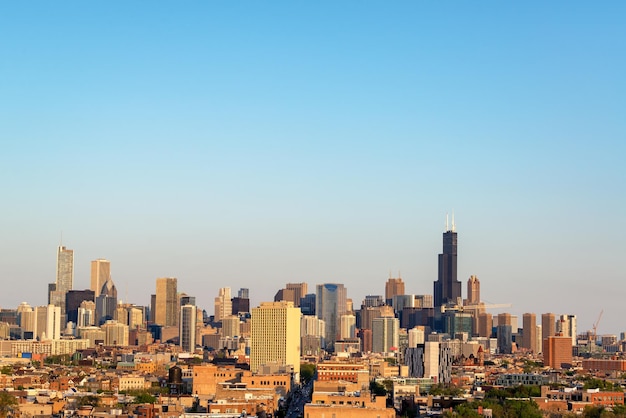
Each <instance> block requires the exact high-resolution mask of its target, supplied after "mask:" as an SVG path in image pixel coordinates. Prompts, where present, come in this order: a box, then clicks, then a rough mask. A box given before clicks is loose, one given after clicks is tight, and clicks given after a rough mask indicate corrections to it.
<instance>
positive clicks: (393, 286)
mask: <svg viewBox="0 0 626 418" xmlns="http://www.w3.org/2000/svg"><path fill="white" fill-rule="evenodd" d="M404 293H405V292H404V282H403V281H402V278H401V277H398V278H392V277H389V279H388V280H387V283H385V301H386V303H387V304H388V305H391V301H392V299H393V297H394V296H398V295H404Z"/></svg>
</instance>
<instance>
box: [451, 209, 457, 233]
mask: <svg viewBox="0 0 626 418" xmlns="http://www.w3.org/2000/svg"><path fill="white" fill-rule="evenodd" d="M452 232H456V224H455V223H454V211H452Z"/></svg>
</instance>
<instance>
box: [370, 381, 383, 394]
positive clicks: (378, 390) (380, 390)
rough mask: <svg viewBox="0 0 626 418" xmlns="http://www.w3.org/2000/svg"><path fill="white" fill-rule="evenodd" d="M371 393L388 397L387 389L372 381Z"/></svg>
mask: <svg viewBox="0 0 626 418" xmlns="http://www.w3.org/2000/svg"><path fill="white" fill-rule="evenodd" d="M370 392H372V393H373V394H374V395H376V396H386V395H387V389H385V387H384V386H383V385H381V384H380V383H378V382H377V381H375V380H372V381H371V382H370Z"/></svg>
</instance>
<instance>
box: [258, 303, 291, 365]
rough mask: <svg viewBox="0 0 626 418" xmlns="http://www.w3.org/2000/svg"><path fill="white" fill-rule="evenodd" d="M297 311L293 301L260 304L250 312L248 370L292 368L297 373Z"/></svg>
mask: <svg viewBox="0 0 626 418" xmlns="http://www.w3.org/2000/svg"><path fill="white" fill-rule="evenodd" d="M300 316H301V313H300V309H298V308H296V307H294V306H293V303H292V302H285V301H282V302H263V303H261V305H260V306H259V307H256V308H253V309H252V313H251V318H250V322H251V347H250V370H252V372H257V371H258V370H259V368H260V367H261V366H263V365H269V364H276V365H278V366H292V367H293V371H294V373H295V374H296V376H298V375H299V373H300V339H299V338H294V337H295V336H297V335H300Z"/></svg>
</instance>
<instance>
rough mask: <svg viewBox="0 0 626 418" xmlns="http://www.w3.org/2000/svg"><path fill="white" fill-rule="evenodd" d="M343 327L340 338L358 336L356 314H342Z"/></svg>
mask: <svg viewBox="0 0 626 418" xmlns="http://www.w3.org/2000/svg"><path fill="white" fill-rule="evenodd" d="M340 322H341V327H340V332H339V339H341V340H348V339H353V338H355V337H356V316H354V315H353V314H343V315H341V319H340Z"/></svg>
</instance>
